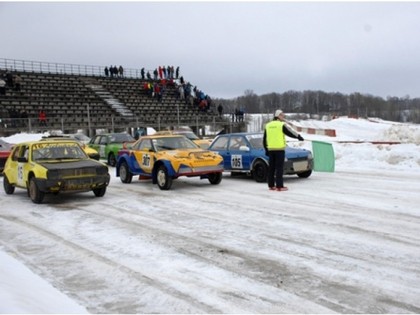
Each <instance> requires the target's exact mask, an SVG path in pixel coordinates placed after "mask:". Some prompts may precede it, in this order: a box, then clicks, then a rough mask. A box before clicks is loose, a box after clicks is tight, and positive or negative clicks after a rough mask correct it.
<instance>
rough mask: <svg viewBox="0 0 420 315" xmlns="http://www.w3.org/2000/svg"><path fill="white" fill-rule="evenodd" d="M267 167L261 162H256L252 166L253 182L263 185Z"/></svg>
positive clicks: (265, 179)
mask: <svg viewBox="0 0 420 315" xmlns="http://www.w3.org/2000/svg"><path fill="white" fill-rule="evenodd" d="M267 173H268V167H267V164H265V163H264V162H263V161H258V162H256V163H255V164H254V168H253V169H252V176H253V177H254V179H255V181H256V182H258V183H263V182H266V181H267Z"/></svg>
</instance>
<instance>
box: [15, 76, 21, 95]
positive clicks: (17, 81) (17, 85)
mask: <svg viewBox="0 0 420 315" xmlns="http://www.w3.org/2000/svg"><path fill="white" fill-rule="evenodd" d="M13 80H14V84H15V87H14V89H15V91H20V89H21V86H22V78H21V77H20V76H19V75H18V74H15V75H14V79H13Z"/></svg>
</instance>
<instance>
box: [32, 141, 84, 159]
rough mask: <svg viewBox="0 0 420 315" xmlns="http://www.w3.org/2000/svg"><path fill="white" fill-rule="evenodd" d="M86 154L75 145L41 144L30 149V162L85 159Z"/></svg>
mask: <svg viewBox="0 0 420 315" xmlns="http://www.w3.org/2000/svg"><path fill="white" fill-rule="evenodd" d="M86 158H88V157H87V155H86V153H85V152H84V151H83V150H82V148H81V147H80V145H78V144H77V143H42V144H36V145H34V146H33V148H32V160H33V161H41V160H64V159H66V160H67V159H68V160H73V159H86Z"/></svg>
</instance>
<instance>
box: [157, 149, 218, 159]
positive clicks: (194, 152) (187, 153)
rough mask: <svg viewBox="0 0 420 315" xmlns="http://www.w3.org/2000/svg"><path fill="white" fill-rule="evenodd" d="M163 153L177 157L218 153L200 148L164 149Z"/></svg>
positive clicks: (209, 156)
mask: <svg viewBox="0 0 420 315" xmlns="http://www.w3.org/2000/svg"><path fill="white" fill-rule="evenodd" d="M164 154H165V155H168V156H173V157H174V158H178V159H188V158H216V157H219V155H218V154H217V153H215V152H212V151H208V150H200V149H197V150H195V149H191V150H171V151H164Z"/></svg>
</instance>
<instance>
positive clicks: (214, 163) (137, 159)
mask: <svg viewBox="0 0 420 315" xmlns="http://www.w3.org/2000/svg"><path fill="white" fill-rule="evenodd" d="M222 173H223V158H222V157H221V156H220V155H219V154H217V153H215V152H211V151H208V150H203V149H202V148H200V147H199V146H198V145H197V144H195V143H194V142H192V141H191V140H190V139H188V138H186V137H185V136H182V135H151V136H144V137H141V138H140V139H139V140H137V141H136V142H135V143H134V144H132V145H129V146H128V148H127V149H122V150H120V151H118V160H117V165H116V176H117V177H120V179H121V181H122V182H123V183H131V181H132V178H133V176H135V175H139V176H140V177H141V178H151V179H152V181H153V183H154V184H157V185H158V186H159V188H160V189H162V190H169V189H170V188H171V186H172V180H174V179H176V178H178V177H180V176H188V177H194V176H199V177H200V178H201V179H203V178H207V179H208V180H209V182H210V183H211V184H213V185H217V184H219V183H220V182H221V180H222Z"/></svg>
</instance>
